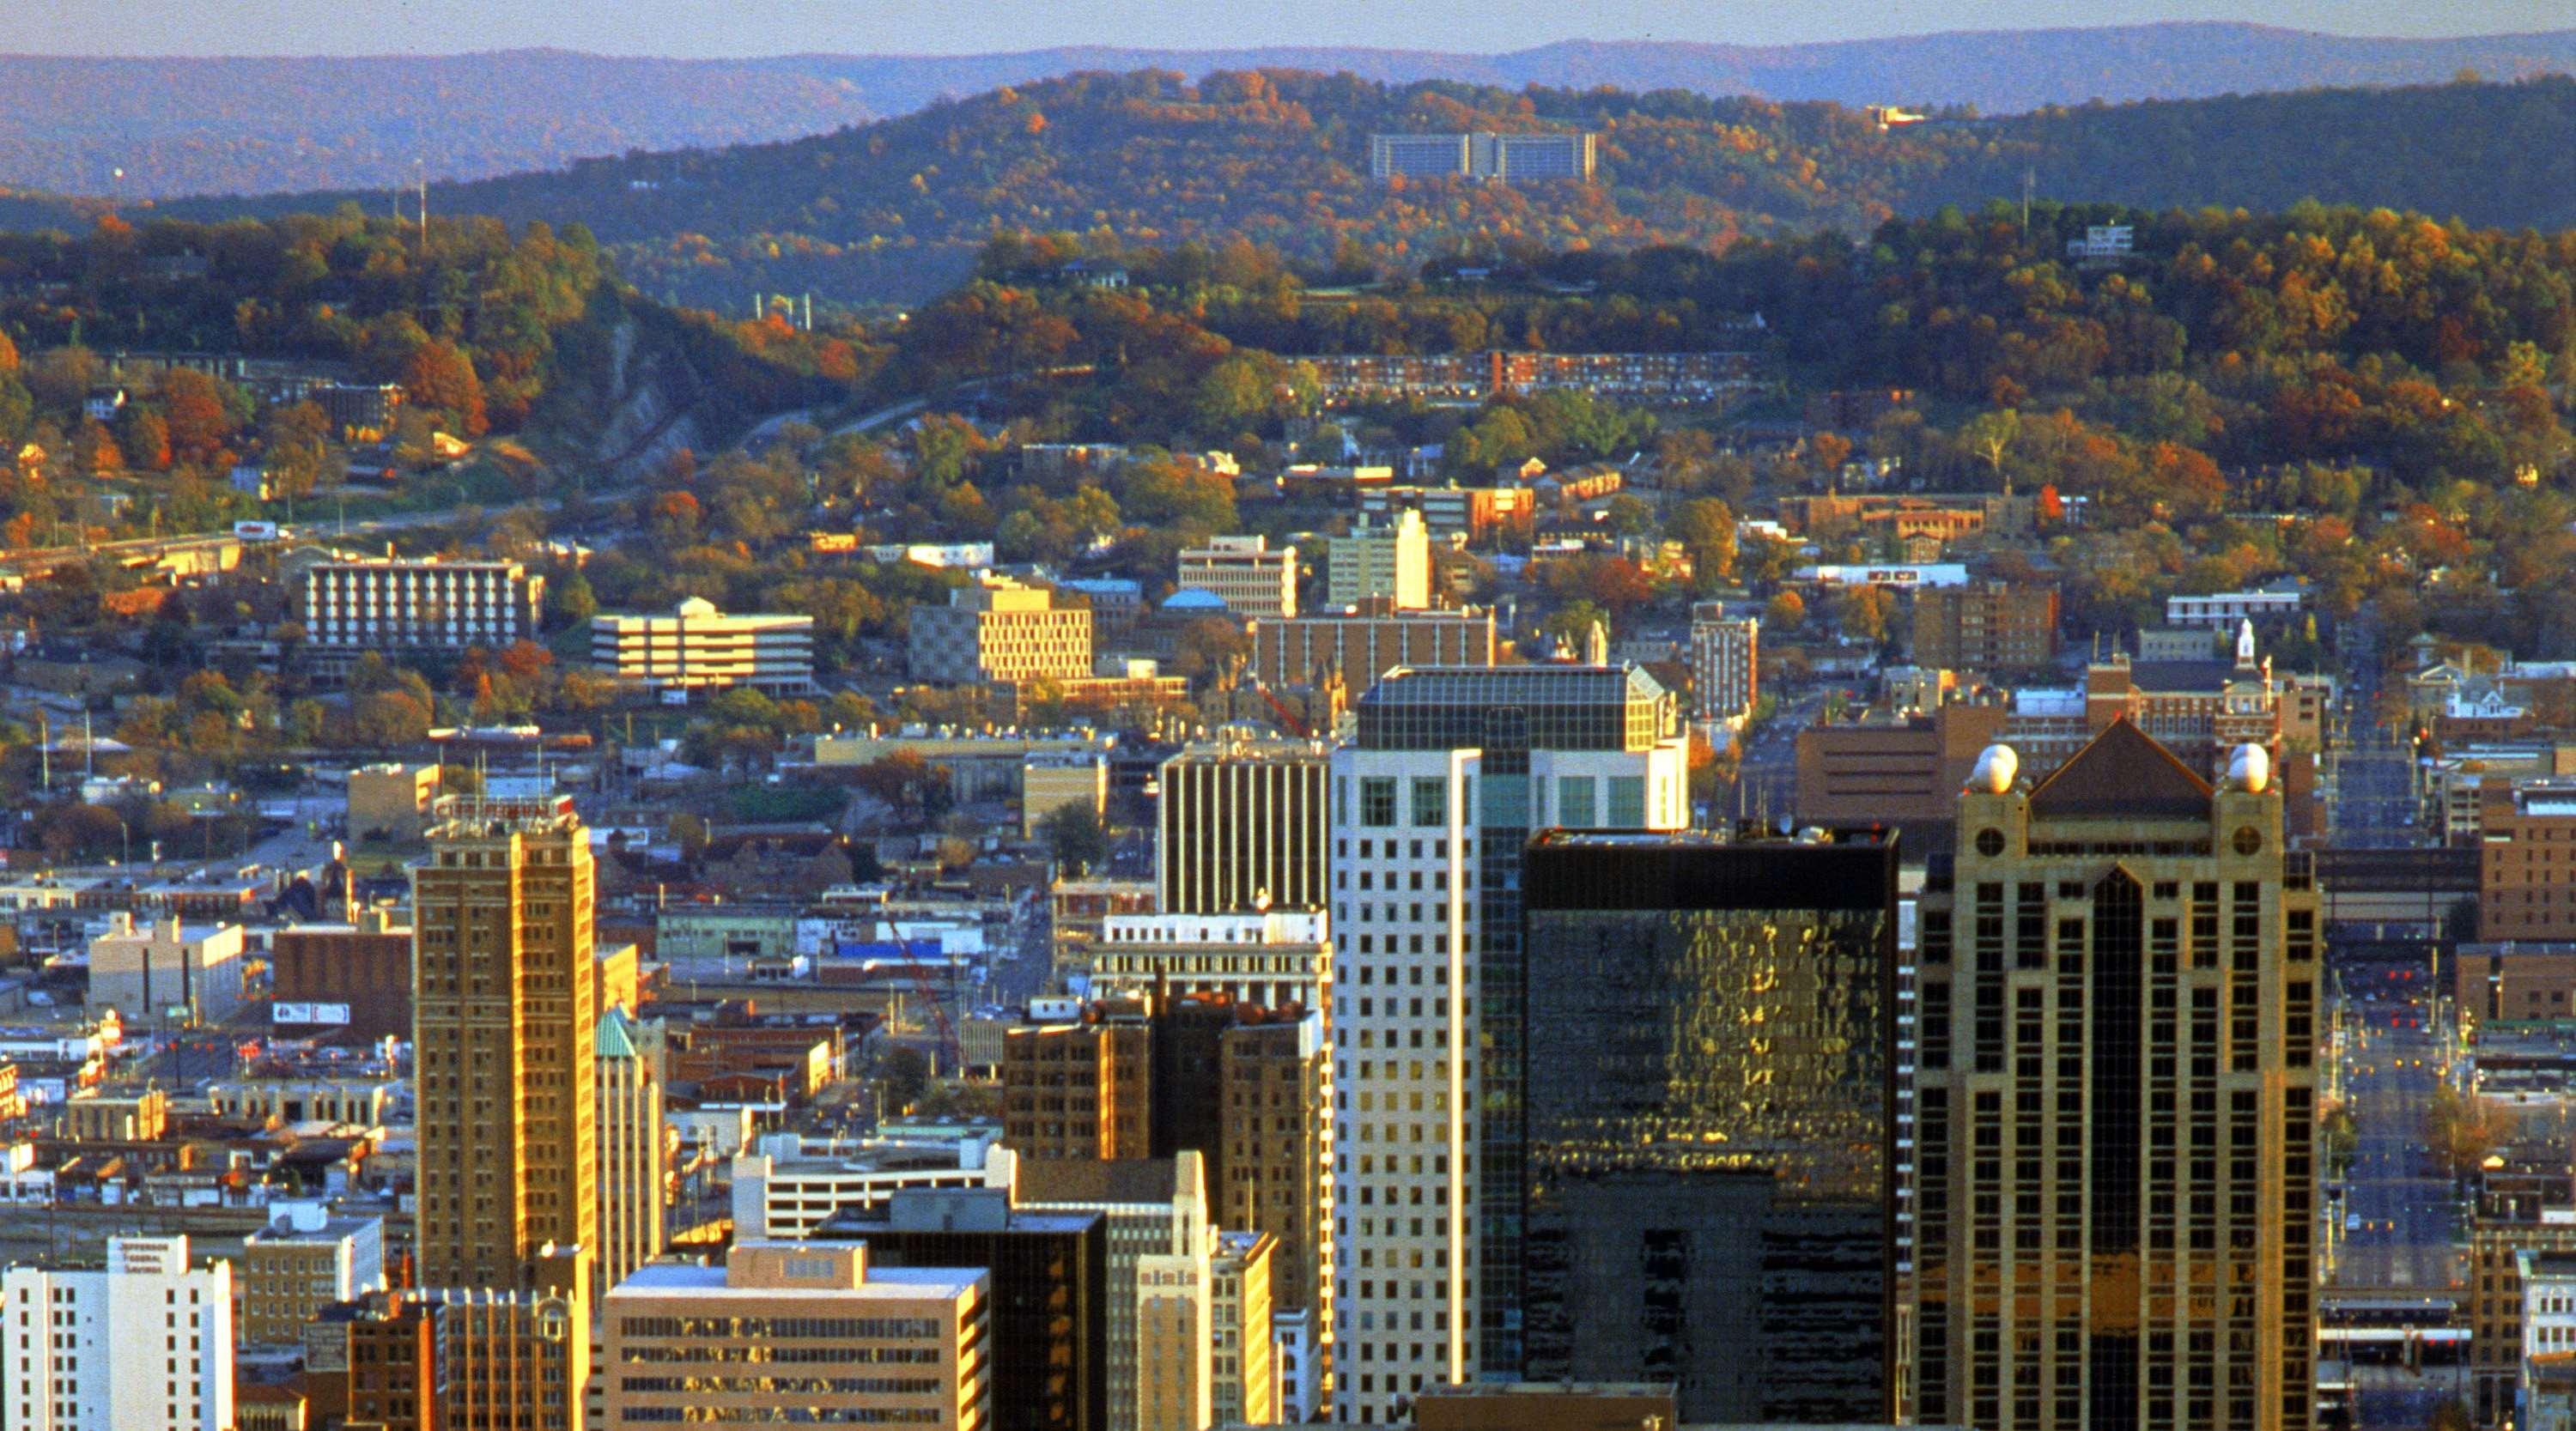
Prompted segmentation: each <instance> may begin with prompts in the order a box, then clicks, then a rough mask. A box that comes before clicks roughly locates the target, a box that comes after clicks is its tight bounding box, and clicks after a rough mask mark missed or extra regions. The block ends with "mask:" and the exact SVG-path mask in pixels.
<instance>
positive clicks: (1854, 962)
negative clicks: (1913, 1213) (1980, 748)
mask: <svg viewBox="0 0 2576 1431" xmlns="http://www.w3.org/2000/svg"><path fill="white" fill-rule="evenodd" d="M1525 861H1526V865H1525V868H1524V869H1523V871H1522V876H1521V898H1522V901H1523V907H1524V910H1525V921H1524V926H1523V927H1524V929H1525V931H1526V949H1525V960H1526V964H1527V967H1528V974H1527V984H1528V991H1529V992H1528V1002H1527V1007H1526V1011H1525V1013H1524V1021H1525V1025H1526V1036H1525V1049H1526V1055H1527V1057H1526V1062H1525V1064H1524V1073H1523V1077H1522V1099H1521V1102H1522V1103H1523V1106H1524V1107H1525V1108H1526V1109H1527V1118H1528V1128H1529V1156H1528V1161H1527V1171H1526V1174H1525V1177H1524V1179H1523V1183H1522V1188H1521V1205H1522V1208H1523V1217H1524V1219H1525V1221H1524V1222H1523V1227H1524V1229H1525V1236H1526V1241H1525V1243H1524V1247H1523V1257H1522V1261H1521V1267H1522V1278H1521V1285H1522V1289H1523V1291H1522V1298H1523V1303H1524V1306H1525V1308H1526V1318H1525V1321H1524V1323H1523V1343H1524V1358H1525V1359H1524V1364H1523V1366H1522V1372H1523V1374H1524V1375H1525V1376H1526V1377H1527V1378H1528V1379H1529V1380H1530V1381H1533V1382H1551V1381H1553V1382H1564V1381H1609V1382H1639V1381H1650V1380H1651V1381H1670V1382H1672V1383H1673V1384H1674V1386H1675V1390H1676V1392H1677V1394H1678V1395H1679V1397H1680V1400H1681V1419H1683V1420H1684V1421H1688V1422H1693V1423H1698V1422H1712V1423H1736V1422H1743V1423H1775V1422H1776V1423H1781V1424H1792V1423H1832V1422H1871V1423H1882V1424H1883V1423H1885V1422H1887V1421H1888V1420H1889V1419H1890V1418H1891V1417H1892V1416H1893V1414H1894V1407H1895V1392H1896V1379H1895V1371H1896V1365H1897V1361H1898V1357H1897V1346H1898V1338H1897V1336H1896V1334H1895V1328H1894V1326H1893V1322H1894V1318H1893V1316H1892V1315H1891V1314H1892V1312H1893V1310H1894V1305H1895V1294H1896V1287H1897V1282H1896V1274H1897V1263H1898V1257H1897V1239H1896V1232H1897V1226H1898V1224H1897V1218H1896V1212H1895V1206H1896V1204H1895V1194H1896V1191H1897V1178H1896V1171H1897V1162H1896V1157H1897V1148H1898V1126H1897V1120H1896V1117H1895V1111H1896V1109H1895V1104H1896V1096H1895V1095H1896V1088H1897V1057H1896V1054H1897V1042H1896V1032H1897V1019H1896V1006H1895V1003H1896V1001H1895V995H1896V960H1897V952H1896V924H1897V907H1896V888H1897V853H1896V846H1895V842H1894V839H1893V838H1892V837H1884V836H1877V835H1858V836H1854V837H1851V838H1847V839H1843V840H1813V839H1810V840H1798V841H1790V840H1780V841H1761V842H1755V843H1742V844H1738V843H1727V842H1724V841H1722V840H1721V839H1719V838H1718V837H1715V836H1711V835H1706V834H1679V835H1660V834H1659V835H1615V834H1614V835H1587V834H1581V833H1574V832H1551V833H1544V834H1541V835H1540V836H1538V838H1537V839H1536V840H1535V841H1533V842H1532V843H1531V845H1530V847H1529V850H1528V853H1527V854H1526V856H1525ZM1485 1275H1486V1276H1487V1277H1493V1276H1495V1275H1497V1274H1495V1273H1494V1272H1493V1271H1491V1270H1490V1269H1489V1270H1488V1271H1487V1272H1486V1273H1485Z"/></svg>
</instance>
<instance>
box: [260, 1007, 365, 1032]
mask: <svg viewBox="0 0 2576 1431" xmlns="http://www.w3.org/2000/svg"><path fill="white" fill-rule="evenodd" d="M348 1021H349V1006H348V1005H347V1004H278V1005H276V1006H274V1007H273V1008H272V1009H271V1010H270V1011H269V1022H270V1023H272V1024H274V1025H276V1026H277V1027H279V1028H288V1027H293V1026H296V1025H306V1024H345V1023H347V1022H348Z"/></svg>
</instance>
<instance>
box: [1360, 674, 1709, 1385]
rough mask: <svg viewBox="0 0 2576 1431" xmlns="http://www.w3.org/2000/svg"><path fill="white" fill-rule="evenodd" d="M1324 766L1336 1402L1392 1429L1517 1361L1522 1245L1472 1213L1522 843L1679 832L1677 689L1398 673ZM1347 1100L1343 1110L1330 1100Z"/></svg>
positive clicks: (1508, 1149) (1512, 967)
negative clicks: (1428, 1397)
mask: <svg viewBox="0 0 2576 1431" xmlns="http://www.w3.org/2000/svg"><path fill="white" fill-rule="evenodd" d="M1358 710H1359V738H1358V740H1357V741H1356V742H1355V743H1354V744H1351V745H1348V746H1345V747H1343V748H1342V749H1340V750H1338V751H1336V752H1335V753H1334V756H1333V792H1332V795H1333V930H1334V943H1335V945H1336V948H1335V951H1334V962H1335V968H1334V972H1333V984H1332V1029H1333V1084H1334V1088H1335V1096H1336V1110H1337V1111H1336V1122H1337V1126H1336V1128H1335V1131H1334V1137H1333V1170H1334V1177H1333V1182H1334V1187H1333V1204H1334V1219H1335V1221H1334V1226H1335V1239H1334V1255H1333V1262H1334V1270H1333V1276H1334V1278H1335V1283H1334V1285H1335V1289H1336V1295H1335V1297H1334V1304H1333V1317H1334V1327H1335V1346H1334V1350H1333V1374H1334V1393H1333V1413H1334V1419H1335V1420H1337V1421H1340V1422H1343V1423H1345V1424H1350V1423H1357V1424H1364V1425H1365V1424H1375V1425H1390V1424H1401V1423H1403V1422H1404V1421H1405V1420H1406V1415H1407V1412H1406V1407H1407V1406H1408V1405H1409V1404H1410V1402H1411V1399H1412V1398H1413V1397H1414V1396H1415V1395H1417V1394H1418V1393H1420V1392H1421V1390H1422V1389H1423V1388H1424V1387H1426V1386H1433V1385H1438V1384H1441V1383H1444V1382H1455V1381H1465V1380H1468V1379H1471V1378H1473V1377H1475V1376H1477V1375H1478V1374H1479V1372H1480V1368H1483V1367H1485V1366H1488V1365H1492V1366H1496V1367H1506V1366H1507V1367H1510V1368H1513V1369H1517V1367H1518V1360H1519V1359H1518V1349H1517V1333H1516V1331H1515V1330H1514V1324H1515V1322H1516V1319H1517V1317H1518V1307H1517V1301H1518V1282H1519V1276H1518V1269H1517V1267H1516V1266H1513V1265H1511V1263H1512V1261H1513V1259H1515V1258H1516V1257H1517V1255H1518V1240H1517V1238H1516V1237H1515V1236H1513V1235H1512V1234H1511V1230H1510V1229H1509V1228H1508V1227H1504V1226H1494V1227H1488V1226H1487V1225H1486V1224H1485V1223H1484V1222H1483V1221H1481V1220H1480V1216H1479V1213H1480V1209H1481V1204H1480V1201H1479V1197H1480V1194H1481V1192H1482V1186H1483V1185H1482V1183H1481V1181H1480V1175H1481V1172H1482V1170H1484V1169H1488V1168H1492V1167H1495V1166H1497V1165H1498V1164H1499V1165H1502V1166H1512V1165H1515V1164H1516V1161H1517V1159H1518V1157H1519V1154H1520V1130H1519V1127H1518V1125H1517V1123H1516V1122H1513V1121H1511V1120H1509V1119H1508V1118H1504V1117H1498V1118H1495V1119H1492V1120H1488V1119H1485V1118H1482V1117H1480V1116H1479V1113H1478V1110H1479V1108H1480V1107H1481V1106H1482V1102H1481V1100H1482V1096H1483V1087H1484V1080H1485V1079H1486V1078H1488V1077H1505V1078H1510V1077H1516V1075H1517V1067H1518V1059H1519V1055H1520V1048H1519V1036H1518V1030H1517V1027H1516V1026H1514V1025H1513V1024H1511V1022H1510V1021H1509V1020H1496V1021H1492V1022H1490V1023H1489V1022H1488V1021H1487V1020H1485V1019H1484V1018H1483V1017H1482V1013H1481V1006H1482V1005H1483V1004H1484V1003H1486V1002H1487V999H1488V996H1487V995H1486V994H1485V992H1484V991H1485V990H1486V989H1488V988H1502V989H1508V988H1515V987H1517V986H1518V983H1519V979H1518V962H1517V961H1518V959H1519V957H1520V940H1519V933H1520V896H1519V878H1518V876H1519V862H1520V852H1521V848H1522V846H1523V845H1524V844H1526V843H1527V841H1528V839H1529V836H1530V835H1531V833H1532V832H1534V831H1537V830H1541V829H1546V828H1550V827H1555V826H1562V827H1567V828H1575V829H1641V830H1677V829H1681V828H1683V827H1685V826H1686V825H1687V824H1688V823H1689V794H1688V778H1687V764H1688V762H1687V757H1686V747H1685V743H1684V741H1683V739H1682V737H1681V736H1680V735H1679V734H1678V733H1677V731H1676V719H1675V710H1674V701H1673V698H1672V696H1671V694H1670V693H1668V692H1666V691H1665V690H1664V689H1663V688H1662V687H1661V686H1659V685H1657V684H1656V683H1655V681H1654V680H1653V678H1651V677H1649V676H1647V675H1646V674H1645V673H1643V672H1642V671H1638V670H1635V669H1634V668H1614V667H1598V666H1572V665H1549V666H1507V667H1495V668H1490V669H1487V668H1445V669H1429V670H1398V671H1396V672H1394V673H1392V674H1390V675H1389V676H1388V677H1387V678H1386V679H1385V680H1383V681H1381V682H1379V683H1378V684H1377V685H1376V686H1375V687H1373V688H1372V689H1371V690H1370V691H1369V693H1368V694H1367V695H1365V696H1363V697H1362V698H1361V699H1360V702H1359V708H1358ZM1344 1100H1347V1101H1344Z"/></svg>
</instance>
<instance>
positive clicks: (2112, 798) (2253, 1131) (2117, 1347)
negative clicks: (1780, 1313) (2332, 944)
mask: <svg viewBox="0 0 2576 1431" xmlns="http://www.w3.org/2000/svg"><path fill="white" fill-rule="evenodd" d="M2014 765H2015V762H2014V760H2013V759H2012V755H2011V752H2010V751H2008V750H2004V749H2002V748H1995V749H1991V750H1989V751H1988V752H1987V754H1986V756H1985V757H1984V758H1982V759H1981V760H1980V761H1979V764H1978V769H1977V772H1976V774H1975V775H1974V776H1972V778H1971V780H1970V788H1969V790H1968V792H1967V793H1966V794H1964V795H1962V796H1961V797H1960V800H1959V805H1958V810H1959V818H1958V844H1957V848H1956V850H1955V853H1954V854H1953V856H1952V857H1951V858H1950V859H1948V860H1936V861H1935V862H1934V863H1933V865H1932V867H1931V869H1930V872H1929V877H1928V879H1927V882H1926V885H1925V889H1924V894H1923V899H1922V903H1921V906H1920V909H1921V931H1920V933H1921V945H1920V949H1919V951H1918V957H1917V961H1916V966H1915V969H1916V974H1915V977H1916V989H1917V1008H1918V1010H1919V1023H1918V1030H1919V1042H1918V1060H1919V1074H1918V1084H1917V1098H1916V1118H1917V1129H1918V1138H1917V1148H1916V1165H1915V1208H1916V1219H1917V1220H1916V1229H1917V1233H1916V1239H1915V1259H1916V1260H1915V1268H1914V1287H1915V1308H1914V1313H1915V1325H1914V1328H1913V1334H1914V1337H1915V1342H1916V1358H1915V1372H1914V1377H1913V1405H1912V1407H1911V1408H1910V1410H1911V1413H1912V1418H1913V1419H1914V1420H1916V1421H1918V1422H1921V1423H1925V1424H1933V1423H1943V1424H1948V1423H1956V1424H1961V1425H1975V1426H1978V1427H1982V1428H1988V1431H2078V1428H2082V1431H2131V1428H2140V1431H2143V1429H2144V1428H2157V1431H2162V1428H2167V1427H2173V1428H2189V1429H2190V1431H2199V1428H2207V1431H2217V1428H2222V1427H2224V1428H2231V1431H2305V1428H2307V1427H2308V1426H2309V1425H2310V1424H2311V1417H2312V1414H2313V1412H2312V1402H2313V1397H2314V1380H2315V1370H2314V1368H2315V1363H2314V1354H2315V1335H2316V1334H2315V1312H2314V1302H2313V1285H2314V1274H2315V1265H2314V1262H2313V1258H2312V1252H2311V1249H2312V1224H2313V1219H2314V1217H2315V1203H2314V1197H2315V1184H2316V1177H2315V1171H2316V1169H2315V1147H2316V1132H2317V1103H2316V1067H2315V1065H2316V1047H2317V1015H2318V1008H2319V991H2320V989H2321V987H2322V985H2323V980H2324V969H2323V965H2322V963H2321V955H2320V944H2319V936H2320V932H2321V931H2320V929H2319V919H2320V916H2319V912H2318V911H2319V899H2318V894H2317V891H2316V889H2315V888H2314V882H2313V880H2312V879H2311V878H2310V877H2309V875H2308V872H2307V868H2306V864H2305V861H2304V858H2303V857H2300V856H2296V855H2287V854H2285V852H2284V850H2283V844H2282V801H2281V794H2280V791H2279V790H2278V789H2277V788H2275V787H2274V786H2273V784H2272V782H2271V779H2270V775H2271V772H2270V768H2269V762H2268V761H2267V760H2266V759H2265V758H2264V753H2263V751H2262V750H2261V748H2260V747H2244V748H2242V749H2240V750H2239V751H2238V752H2237V754H2236V757H2235V759H2234V762H2233V764H2232V766H2231V768H2230V770H2229V773H2228V775H2227V777H2226V778H2225V780H2224V781H2223V782H2222V783H2221V784H2220V785H2218V786H2216V787H2213V786H2212V785H2211V784H2210V783H2209V782H2208V781H2206V780H2204V779H2202V778H2201V776H2200V775H2199V774H2198V773H2197V772H2195V771H2194V770H2192V769H2191V768H2190V767H2189V766H2187V765H2185V764H2184V763H2183V762H2182V761H2181V760H2178V759H2176V758H2175V757H2174V755H2173V754H2172V753H2171V752H2169V751H2167V750H2166V749H2165V748H2164V747H2163V746H2161V745H2158V744H2157V743H2156V742H2155V741H2154V740H2153V739H2152V738H2150V737H2149V736H2148V735H2146V734H2145V733H2144V732H2142V731H2140V730H2139V729H2138V728H2137V727H2136V726H2135V725H2133V724H2131V723H2130V722H2129V721H2128V720H2126V719H2121V720H2119V721H2116V722H2115V723H2113V724H2112V725H2111V726H2109V727H2108V728H2107V729H2105V730H2104V731H2103V732H2102V733H2101V734H2100V735H2098V736H2096V737H2094V738H2093V740H2092V741H2091V742H2090V743H2088V744H2087V745H2086V746H2085V747H2084V748H2083V749H2082V750H2080V751H2078V752H2077V753H2076V755H2075V756H2074V758H2072V759H2071V760H2069V761H2067V762H2066V763H2065V764H2064V765H2062V766H2060V767H2059V768H2058V769H2057V770H2056V772H2055V773H2053V774H2051V775H2050V776H2048V777H2047V778H2046V779H2044V780H2042V781H2040V782H2039V783H2038V784H2037V785H2036V786H2035V787H2031V788H2027V789H2025V788H2023V787H2021V786H2018V785H2016V784H2015V782H2014V779H2013V773H2014V772H2013V767H2014Z"/></svg>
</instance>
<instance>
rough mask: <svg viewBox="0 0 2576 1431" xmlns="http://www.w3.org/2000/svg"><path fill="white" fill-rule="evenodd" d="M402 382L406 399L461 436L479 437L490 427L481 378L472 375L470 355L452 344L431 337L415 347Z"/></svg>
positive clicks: (472, 364)
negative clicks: (440, 418) (427, 411)
mask: <svg viewBox="0 0 2576 1431" xmlns="http://www.w3.org/2000/svg"><path fill="white" fill-rule="evenodd" d="M402 385H403V397H404V400H405V401H406V402H409V403H411V404H413V405H414V406H418V407H424V408H428V409H430V410H432V411H434V412H437V413H439V414H440V415H442V416H443V417H444V418H445V419H446V421H448V422H449V423H451V424H453V425H454V427H455V429H456V432H457V433H458V435H460V436H464V437H480V436H482V435H483V434H484V432H485V431H486V430H487V429H488V428H489V426H490V423H489V421H488V420H487V418H486V417H485V414H484V410H483V380H482V379H481V378H479V377H477V376H476V375H475V372H474V360H473V358H472V357H470V356H469V355H467V354H466V353H465V351H464V350H462V349H460V348H458V347H457V346H456V345H455V344H453V343H450V342H447V341H445V340H444V339H436V338H433V339H431V340H430V341H428V342H426V343H423V344H421V345H420V346H419V347H417V348H414V349H413V350H412V352H411V356H410V358H409V360H408V361H407V362H406V363H405V364H404V367H403V375H402Z"/></svg>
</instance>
